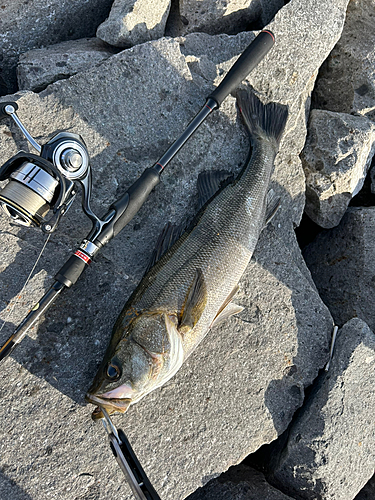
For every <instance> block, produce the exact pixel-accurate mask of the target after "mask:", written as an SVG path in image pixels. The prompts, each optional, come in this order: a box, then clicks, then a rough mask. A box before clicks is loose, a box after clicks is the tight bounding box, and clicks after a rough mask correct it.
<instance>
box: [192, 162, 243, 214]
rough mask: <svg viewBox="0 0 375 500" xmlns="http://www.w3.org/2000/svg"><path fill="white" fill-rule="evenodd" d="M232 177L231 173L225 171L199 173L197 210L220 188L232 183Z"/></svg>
mask: <svg viewBox="0 0 375 500" xmlns="http://www.w3.org/2000/svg"><path fill="white" fill-rule="evenodd" d="M233 180H234V176H233V173H232V172H227V171H226V170H210V171H205V172H201V173H200V174H199V175H198V180H197V187H198V204H199V205H198V206H199V208H198V209H201V208H202V207H203V205H204V204H205V203H207V202H208V200H209V199H210V198H212V197H213V195H214V194H216V193H217V192H218V191H219V189H220V188H222V187H223V186H226V185H227V184H229V183H231V182H233Z"/></svg>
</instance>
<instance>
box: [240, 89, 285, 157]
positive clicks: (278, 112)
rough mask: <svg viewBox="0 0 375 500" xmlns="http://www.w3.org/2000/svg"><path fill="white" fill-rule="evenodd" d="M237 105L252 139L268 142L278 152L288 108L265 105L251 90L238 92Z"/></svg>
mask: <svg viewBox="0 0 375 500" xmlns="http://www.w3.org/2000/svg"><path fill="white" fill-rule="evenodd" d="M237 104H238V107H239V109H240V111H241V114H242V117H243V119H244V122H245V125H246V127H247V130H248V132H249V134H250V136H251V138H252V139H263V140H264V139H265V140H268V141H270V142H271V143H274V146H275V149H276V150H278V149H279V144H280V140H281V136H282V134H283V132H284V128H285V124H286V121H287V118H288V108H287V106H284V105H283V104H279V103H276V102H270V103H269V104H263V103H262V102H261V101H260V100H259V99H258V97H257V96H256V95H255V94H254V92H252V91H251V90H250V89H248V90H239V91H238V92H237Z"/></svg>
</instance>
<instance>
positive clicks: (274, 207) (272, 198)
mask: <svg viewBox="0 0 375 500" xmlns="http://www.w3.org/2000/svg"><path fill="white" fill-rule="evenodd" d="M280 205H281V198H280V196H277V195H276V193H275V191H274V190H273V189H270V190H269V191H268V193H267V199H266V215H265V221H264V227H266V226H268V224H269V223H270V222H271V220H272V219H273V218H274V217H275V215H276V213H277V211H278V210H279V208H280Z"/></svg>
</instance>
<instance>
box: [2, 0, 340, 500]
mask: <svg viewBox="0 0 375 500" xmlns="http://www.w3.org/2000/svg"><path fill="white" fill-rule="evenodd" d="M346 3H347V2H346V0H336V1H335V2H332V1H331V0H330V1H328V0H325V1H324V2H323V3H321V4H320V5H319V6H317V5H316V2H314V1H312V0H311V1H309V2H306V1H303V2H302V0H301V1H293V2H291V3H289V4H287V5H286V6H285V7H284V8H283V9H281V10H280V11H279V12H278V14H277V15H276V17H275V19H274V21H273V22H272V24H271V25H270V26H269V28H270V29H271V30H272V31H273V32H274V33H275V36H276V40H277V42H276V46H275V48H274V49H273V50H272V51H271V52H270V54H269V55H268V56H267V58H266V59H265V60H264V61H263V62H262V63H261V64H260V65H259V66H258V68H257V69H256V70H255V71H254V72H253V73H252V74H251V75H250V77H249V79H248V83H251V85H252V86H253V87H254V89H255V91H256V92H257V93H258V94H259V95H260V96H261V97H262V98H263V99H264V100H274V101H277V102H281V103H284V104H287V105H288V107H289V119H288V123H287V126H286V131H285V134H284V138H283V141H282V144H281V148H280V153H279V155H278V158H277V161H276V165H275V172H274V175H273V178H272V183H271V184H272V187H273V188H274V190H275V191H276V193H277V194H278V195H279V196H280V197H281V208H280V210H279V212H278V213H277V214H276V216H275V218H274V219H273V221H272V222H271V224H270V226H269V227H268V228H267V229H265V230H264V232H263V233H262V235H261V238H260V241H259V244H258V247H257V250H256V253H255V256H254V260H253V261H252V262H251V264H250V265H249V267H248V269H247V271H246V273H245V275H244V276H243V279H242V280H241V283H240V287H241V291H240V292H239V294H238V297H237V301H238V302H239V303H240V304H241V305H242V306H244V308H245V309H244V311H243V313H241V315H239V316H238V317H236V318H232V319H230V320H229V321H228V322H227V323H225V324H223V325H221V326H220V327H218V328H216V329H215V330H214V331H212V332H211V333H210V334H209V335H208V336H207V337H206V339H205V340H204V341H203V342H202V344H201V345H200V346H199V348H198V349H197V350H196V351H195V352H194V353H193V354H192V355H191V357H190V358H189V359H188V360H187V362H186V363H185V364H184V366H183V367H182V368H181V370H180V371H179V372H178V374H177V375H176V376H175V377H174V378H173V379H172V380H171V381H170V382H169V383H168V384H167V385H166V386H165V387H163V388H161V389H160V390H158V391H154V392H153V393H151V394H150V395H149V396H148V397H147V398H145V399H144V400H143V401H141V402H140V403H138V404H137V405H134V407H132V408H131V410H130V411H129V412H128V413H127V415H125V416H117V417H115V419H114V420H115V423H116V424H117V425H118V426H121V427H123V428H124V430H125V432H126V433H127V434H128V436H129V439H130V441H131V443H132V444H133V446H134V448H135V451H136V453H137V454H138V456H139V458H140V461H141V463H142V464H143V465H144V467H145V469H146V471H147V473H148V474H149V476H150V478H151V480H152V482H153V483H154V484H155V487H156V489H157V490H158V491H159V493H160V495H161V497H162V498H163V499H166V500H167V499H168V498H173V499H175V498H176V497H177V498H184V497H185V496H187V495H188V494H189V493H191V492H192V491H194V490H195V489H196V488H197V487H198V486H201V485H202V484H203V483H205V482H207V481H208V480H209V479H210V478H212V477H214V476H216V475H217V474H219V473H220V472H222V471H223V470H226V469H227V468H228V467H229V466H230V465H232V464H237V463H239V462H240V461H241V460H242V459H243V458H244V457H245V456H246V455H247V454H249V453H251V452H253V451H255V450H256V449H257V448H259V447H260V446H262V444H264V443H268V442H270V441H272V440H274V439H276V438H277V436H278V435H279V434H280V433H282V432H283V431H284V430H285V429H286V428H287V426H288V425H289V423H290V421H291V419H292V416H293V414H294V412H295V410H296V409H297V408H298V407H299V406H300V405H301V404H302V402H303V399H304V389H305V387H306V386H308V385H310V384H311V383H312V381H313V380H314V378H315V377H316V375H317V373H318V371H319V369H320V368H322V367H323V366H324V364H325V363H326V361H327V357H328V350H329V338H330V333H331V329H332V324H333V323H332V318H331V316H330V314H329V311H328V310H327V308H326V307H325V306H324V304H323V303H322V301H321V299H320V297H319V295H318V294H317V291H316V289H315V286H314V284H313V283H312V280H311V277H310V275H309V272H308V270H307V268H306V266H305V264H304V262H303V259H302V257H301V254H300V252H299V249H298V245H297V242H296V239H295V235H294V231H293V228H294V226H295V225H297V224H298V223H299V221H300V219H301V216H302V212H303V207H304V189H305V187H304V186H305V184H304V174H303V170H302V167H301V162H300V160H299V156H298V155H299V152H300V151H301V149H302V147H303V144H304V142H305V133H306V123H305V116H306V109H307V108H308V103H309V101H308V99H309V96H310V93H311V90H312V87H313V83H314V78H311V75H314V74H317V70H318V68H319V66H320V65H321V63H322V61H323V60H324V58H325V57H326V56H327V55H328V53H329V52H330V50H331V49H332V47H333V45H334V44H335V43H336V41H337V39H338V38H339V36H340V32H341V29H342V26H343V21H344V16H345V8H346ZM302 14H303V15H302ZM297 22H298V25H299V26H300V31H299V32H298V31H296V29H295V26H296V23H297ZM253 38H254V34H253V33H243V34H240V35H238V36H235V37H230V36H225V35H222V36H214V37H212V36H210V35H203V34H194V35H188V36H186V37H185V38H184V39H178V40H174V39H161V40H158V41H152V42H148V43H145V44H142V45H138V46H135V47H133V48H131V49H129V50H126V51H123V52H121V53H119V54H116V55H114V56H112V57H111V58H109V59H108V60H107V61H104V62H103V63H101V65H100V66H99V67H94V68H92V69H91V70H88V71H84V72H81V73H79V74H77V75H75V76H72V77H71V78H69V79H68V80H62V81H59V82H57V83H55V84H53V85H50V86H49V87H48V88H47V89H46V90H44V91H43V92H41V93H40V94H34V93H32V92H22V93H19V94H17V95H15V96H14V98H15V99H17V103H18V105H19V115H20V117H21V118H22V119H23V120H24V122H25V124H26V125H27V127H28V128H29V129H30V132H31V133H32V134H33V135H34V136H36V138H37V139H38V140H39V141H40V142H41V143H44V142H45V141H46V140H47V139H48V138H49V137H50V136H51V135H52V134H53V133H54V132H55V131H56V130H69V131H70V132H76V133H79V134H81V135H82V136H83V138H84V139H85V141H86V143H87V145H88V148H89V153H90V155H91V158H92V166H93V172H94V184H93V193H94V196H93V200H92V208H93V210H94V211H95V212H97V213H100V214H103V213H105V210H106V208H107V207H108V206H109V205H110V203H111V202H112V201H113V200H114V199H116V198H118V197H119V196H120V195H121V193H123V192H124V191H125V189H126V187H127V186H129V185H130V184H131V183H132V182H133V181H134V180H135V179H136V178H137V177H138V176H139V175H140V173H141V172H142V171H143V170H144V169H145V168H146V167H149V166H151V165H152V164H153V163H155V162H156V161H157V160H158V159H159V158H160V156H161V155H162V154H163V153H164V151H165V150H166V148H167V147H168V145H169V144H170V143H171V142H172V140H173V139H175V138H176V137H177V136H178V135H179V134H180V133H181V132H182V131H183V130H184V129H185V127H186V125H187V124H188V122H189V121H190V120H191V118H192V117H193V116H194V114H195V113H196V112H197V111H198V110H199V109H200V107H201V106H203V104H204V97H205V96H206V95H208V94H209V93H210V92H211V91H212V89H213V88H214V84H215V85H217V84H218V82H219V81H220V80H221V79H222V78H223V76H224V74H225V72H226V71H227V70H228V69H229V67H230V66H231V65H232V64H233V62H234V60H235V58H236V57H237V56H238V55H239V54H240V53H241V52H242V51H243V50H244V49H245V47H246V46H247V45H248V44H249V42H250V41H251V40H252V39H253ZM302 42H303V43H302ZM207 72H208V73H207ZM103 75H105V78H104V77H103ZM207 75H209V77H207ZM11 130H12V132H14V131H15V128H14V125H12V126H11ZM0 134H1V136H2V137H3V138H4V140H3V141H2V142H1V143H0V154H1V156H2V157H3V158H8V157H9V156H10V155H12V154H14V153H15V152H16V151H17V147H16V144H15V141H14V137H16V138H17V139H19V137H20V135H19V133H15V134H14V136H13V135H12V134H9V131H8V129H7V127H6V126H5V125H4V124H1V125H0ZM18 145H19V146H22V147H23V148H26V147H27V146H26V145H25V141H22V140H19V141H18ZM248 151H249V142H248V138H247V136H246V133H245V131H244V128H243V126H242V124H241V122H240V120H239V118H238V114H237V110H236V106H235V100H234V98H233V97H232V96H229V97H228V98H227V99H226V100H225V102H224V103H223V105H222V106H221V108H220V110H219V111H217V112H215V113H214V114H213V115H212V116H211V117H209V118H208V119H207V120H206V122H205V124H204V125H202V127H201V128H200V130H198V131H197V132H196V133H195V135H194V137H193V138H192V139H191V140H190V141H189V143H188V144H187V145H186V146H184V148H183V149H182V151H181V152H180V153H179V155H178V157H177V158H176V159H175V160H173V162H171V163H170V165H168V167H167V168H166V170H165V172H164V173H163V177H162V179H163V182H162V183H161V184H160V185H159V186H158V187H157V188H156V189H155V192H154V193H152V194H151V195H150V197H149V200H148V201H147V203H146V204H145V206H144V207H143V208H142V209H141V210H140V212H139V213H138V214H137V216H136V217H135V218H134V220H133V221H132V222H131V223H130V224H129V225H128V226H127V227H126V228H125V229H124V230H123V231H122V232H121V233H120V234H119V235H118V236H117V237H116V240H115V241H114V242H112V243H111V244H109V245H108V246H107V247H105V248H104V249H103V250H102V252H101V253H100V254H99V256H98V258H97V263H96V264H94V265H93V266H92V267H91V268H90V269H89V270H88V271H87V272H86V274H85V275H84V276H82V278H81V280H79V281H78V283H77V284H76V285H75V286H74V287H73V288H72V289H71V290H70V291H68V292H66V293H65V295H64V296H61V297H60V298H59V300H57V301H56V304H55V306H54V307H53V308H51V309H50V310H49V311H48V313H47V315H46V318H45V320H44V321H43V320H42V321H41V322H40V324H39V325H38V327H37V328H35V329H33V330H31V331H30V334H29V335H28V336H27V337H26V338H25V339H24V340H23V342H22V343H21V346H20V347H19V348H18V349H17V350H16V351H15V352H14V355H13V357H12V359H10V360H8V361H7V363H6V364H5V366H4V368H3V370H4V372H3V375H4V380H5V382H4V386H3V388H2V401H3V404H2V406H1V409H0V418H1V419H2V422H3V427H2V429H3V434H2V455H1V458H0V460H1V466H2V470H3V471H4V474H5V476H6V478H5V479H4V485H5V486H4V487H8V489H9V488H11V489H12V490H15V487H14V483H16V484H17V485H18V486H19V488H21V489H22V490H24V492H25V493H24V494H25V495H29V496H32V497H36V496H38V498H39V499H40V500H44V499H47V498H48V497H52V496H56V497H58V496H60V497H64V498H67V499H68V500H69V499H70V498H71V499H73V498H76V497H77V496H78V495H77V489H76V488H78V486H77V487H76V486H75V485H76V484H77V485H79V488H80V489H79V495H80V496H84V495H86V496H87V497H88V496H90V495H91V496H94V495H95V496H96V497H97V498H98V499H106V498H108V497H109V496H116V495H118V494H119V492H120V493H121V495H122V496H123V498H124V499H125V498H129V497H130V490H129V489H127V486H126V485H125V484H124V478H123V475H122V473H121V471H120V470H119V469H118V468H117V466H116V464H115V462H114V461H113V458H112V457H111V453H110V449H109V446H108V443H107V441H106V439H105V436H104V434H103V431H102V430H101V426H98V425H95V424H93V423H91V422H90V418H89V415H90V410H91V408H88V407H87V406H86V405H85V404H84V399H83V398H84V394H85V391H86V389H87V388H88V386H89V385H90V383H91V380H92V378H93V376H94V374H95V372H96V369H97V365H98V363H99V362H100V361H101V358H102V356H103V352H104V350H105V347H106V344H107V342H108V340H109V338H110V335H111V327H112V325H113V324H114V321H115V319H116V317H117V315H118V313H119V311H120V310H121V308H122V306H123V304H124V302H125V301H126V299H127V297H128V296H129V295H130V293H131V292H132V290H134V288H135V286H136V285H137V283H138V282H139V280H140V278H141V276H142V274H143V272H144V269H145V266H146V263H147V261H148V259H149V256H150V254H151V252H152V248H153V246H154V244H155V241H156V239H157V236H158V234H159V232H160V231H161V229H162V227H163V226H164V224H165V221H166V220H171V221H172V222H174V223H180V222H181V221H182V220H184V219H185V218H186V217H187V216H191V215H192V214H193V213H194V211H195V209H196V198H197V196H196V179H197V176H198V174H199V172H201V171H203V170H207V169H212V168H220V169H222V168H227V169H228V170H231V171H232V172H233V173H238V172H240V170H241V168H242V167H243V164H244V162H245V160H246V157H247V154H248ZM1 224H2V231H1V234H0V238H4V240H1V241H4V244H5V243H6V242H7V241H11V242H12V246H11V251H10V253H9V255H8V257H7V259H6V260H5V261H4V270H3V273H2V278H3V280H2V281H1V283H2V288H1V300H2V302H3V303H6V304H9V302H10V301H11V300H12V299H13V298H15V296H16V295H18V292H19V288H20V287H19V286H18V283H17V285H13V284H12V279H13V276H14V274H13V273H14V268H15V267H14V266H16V265H19V266H23V267H21V268H19V271H18V272H17V274H18V275H19V278H17V279H19V284H20V285H21V283H22V280H21V277H22V276H23V277H25V278H26V276H27V274H28V272H29V270H30V267H32V266H31V262H33V260H34V259H35V254H36V253H37V251H38V250H39V249H40V248H41V246H42V241H41V239H40V235H38V233H37V232H35V231H32V230H27V229H25V228H21V229H19V228H16V227H13V226H11V225H9V223H8V220H7V219H5V218H3V217H2V218H1ZM89 229H90V224H89V222H88V221H87V220H86V219H85V218H84V217H83V215H82V212H81V210H80V206H79V202H78V201H76V202H75V204H74V205H73V207H72V208H71V209H70V211H69V212H68V214H67V216H66V218H65V220H63V222H62V224H61V226H60V228H59V230H58V231H57V232H56V233H55V234H54V235H53V236H52V238H51V240H50V242H49V243H48V245H49V247H50V251H49V252H48V251H47V256H48V259H47V260H45V261H44V263H43V261H41V262H40V266H41V267H40V268H39V269H41V271H38V272H37V275H36V277H35V278H33V280H32V282H31V283H30V286H31V289H28V288H26V289H25V291H24V292H23V293H22V300H21V299H20V300H21V302H19V303H18V305H17V307H15V309H14V311H16V313H15V315H14V316H13V315H12V316H7V314H6V311H4V312H3V313H2V317H3V318H4V319H6V328H4V329H3V330H2V332H1V340H2V341H4V340H5V339H6V338H7V336H8V335H9V334H10V333H11V332H12V330H13V328H14V325H15V324H17V323H18V321H19V319H20V318H21V317H22V316H23V314H24V313H25V310H27V308H28V307H29V304H30V303H31V304H32V303H33V302H34V301H35V300H37V298H38V297H39V296H40V295H42V294H43V292H44V291H45V290H46V288H47V287H48V286H49V284H50V283H51V278H50V276H51V275H52V276H53V275H54V274H55V273H56V272H57V271H58V269H59V267H60V265H61V264H62V263H63V261H64V260H65V259H66V258H67V257H68V256H69V255H70V254H71V252H72V251H73V250H74V248H75V247H76V246H77V244H78V243H79V242H80V240H81V239H82V238H83V237H85V236H86V234H87V233H88V231H89ZM47 248H48V247H47ZM22 263H23V264H22ZM43 269H46V270H47V269H48V271H43ZM17 270H18V268H17ZM9 283H11V284H10V285H8V284H9ZM52 409H53V410H52ZM16 419H17V426H15V425H14V422H15V420H16ZM26 433H27V442H26V443H25V445H22V446H21V443H23V442H24V440H25V437H24V436H25V434H26ZM14 443H19V444H20V446H19V447H15V446H14ZM41 443H42V444H41ZM51 450H52V451H51ZM51 454H52V455H53V458H54V460H53V462H52V461H51V456H50V455H51ZM52 463H53V469H52V465H51V464H52ZM9 491H11V490H9ZM20 495H21V493H20ZM17 500H18V499H17Z"/></svg>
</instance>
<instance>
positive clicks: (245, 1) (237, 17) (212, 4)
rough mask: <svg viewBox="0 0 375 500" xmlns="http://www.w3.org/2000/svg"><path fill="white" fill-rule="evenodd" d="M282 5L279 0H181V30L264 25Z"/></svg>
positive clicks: (231, 29) (233, 29) (222, 30)
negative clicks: (224, 0)
mask: <svg viewBox="0 0 375 500" xmlns="http://www.w3.org/2000/svg"><path fill="white" fill-rule="evenodd" d="M283 6H284V2H283V1H282V0H272V1H264V0H262V1H261V2H259V1H258V0H229V1H226V2H223V1H219V2H218V1H215V0H203V1H202V0H181V1H180V3H179V7H180V12H179V14H180V21H181V23H180V34H181V35H184V34H187V33H193V32H197V31H199V32H204V33H209V34H211V35H214V34H218V33H228V34H236V33H239V32H240V31H244V30H246V29H247V28H248V27H249V25H251V24H255V23H256V24H258V26H259V25H263V26H264V25H265V24H267V23H269V22H270V21H271V19H272V18H273V17H274V15H275V14H276V12H277V11H278V10H279V9H281V7H283Z"/></svg>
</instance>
